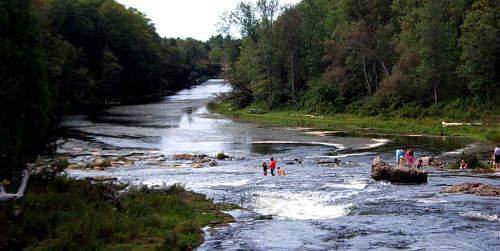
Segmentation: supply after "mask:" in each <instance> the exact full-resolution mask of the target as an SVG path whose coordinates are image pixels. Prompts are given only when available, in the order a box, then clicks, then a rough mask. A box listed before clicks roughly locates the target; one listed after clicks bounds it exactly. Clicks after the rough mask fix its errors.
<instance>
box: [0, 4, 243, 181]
mask: <svg viewBox="0 0 500 251" xmlns="http://www.w3.org/2000/svg"><path fill="white" fill-rule="evenodd" d="M0 17H1V18H0V55H2V57H0V80H1V81H0V85H1V86H0V109H1V110H0V165H1V170H0V179H3V178H4V177H9V176H10V174H11V171H19V170H21V169H23V168H25V165H26V163H28V162H30V161H33V160H34V159H35V158H36V157H37V156H38V155H39V154H42V153H44V152H46V151H50V150H53V149H54V147H55V145H54V144H53V143H54V142H55V139H57V137H58V136H60V135H61V133H60V132H61V130H60V129H59V128H58V124H59V121H60V119H61V118H62V116H63V115H64V114H67V113H73V112H88V111H89V110H92V109H95V108H102V107H103V105H110V104H111V105H113V104H120V103H129V102H136V101H144V100H148V99H150V98H153V97H158V96H162V95H165V94H168V93H169V92H172V91H175V90H179V89H182V88H186V87H189V86H191V85H193V84H197V83H199V82H201V81H203V79H206V78H210V77H212V78H213V77H215V76H218V75H219V74H220V73H221V70H222V66H223V65H228V64H227V63H226V64H221V63H222V62H227V61H228V60H231V61H233V62H234V61H235V60H236V58H237V57H238V55H239V54H238V53H239V50H238V48H239V43H241V41H240V40H238V39H236V40H234V39H231V38H230V37H226V38H223V37H221V36H216V37H212V39H211V40H210V41H207V42H202V41H198V40H195V39H192V38H186V39H180V38H162V37H160V36H159V35H158V34H157V33H156V29H155V26H154V24H153V23H152V21H151V20H149V19H148V18H147V17H146V16H145V15H144V14H143V13H141V12H140V11H139V10H136V9H134V8H126V7H124V6H123V5H121V4H119V3H117V2H115V1H114V0H5V1H1V2H0ZM211 48H214V50H213V51H212V49H211Z"/></svg>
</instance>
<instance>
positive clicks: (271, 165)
mask: <svg viewBox="0 0 500 251" xmlns="http://www.w3.org/2000/svg"><path fill="white" fill-rule="evenodd" d="M275 167H276V161H275V160H274V159H273V157H271V163H270V164H269V169H271V175H272V176H274V168H275Z"/></svg>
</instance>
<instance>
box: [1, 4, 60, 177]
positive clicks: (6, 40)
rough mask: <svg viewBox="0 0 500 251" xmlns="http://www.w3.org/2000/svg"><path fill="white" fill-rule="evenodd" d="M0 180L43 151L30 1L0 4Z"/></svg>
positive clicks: (44, 103)
mask: <svg viewBox="0 0 500 251" xmlns="http://www.w3.org/2000/svg"><path fill="white" fill-rule="evenodd" d="M0 55H2V57H0V166H1V168H0V179H4V178H10V177H11V175H12V174H13V173H17V172H19V171H20V170H21V169H24V168H26V164H27V163H28V162H30V161H33V160H34V159H35V158H36V157H37V155H38V154H41V153H43V152H44V151H46V150H47V149H48V143H50V141H49V139H50V134H49V132H50V130H51V126H54V125H55V118H54V116H53V113H51V111H50V106H51V104H50V96H49V92H48V87H47V83H46V68H45V67H46V64H45V61H44V54H43V48H42V42H41V33H40V30H39V26H38V21H37V19H36V16H35V14H34V12H33V8H32V2H31V1H30V0H4V1H1V2H0Z"/></svg>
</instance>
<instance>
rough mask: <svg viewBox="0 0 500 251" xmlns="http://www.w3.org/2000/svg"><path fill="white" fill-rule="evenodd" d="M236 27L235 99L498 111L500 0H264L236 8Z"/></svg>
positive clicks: (239, 102)
mask: <svg viewBox="0 0 500 251" xmlns="http://www.w3.org/2000/svg"><path fill="white" fill-rule="evenodd" d="M231 25H233V27H234V25H236V26H237V27H238V28H239V29H240V31H241V34H242V36H243V46H242V49H241V56H240V57H239V58H238V60H237V61H236V62H235V65H234V67H233V68H231V70H230V71H227V72H226V78H227V79H228V80H229V82H230V83H231V84H232V86H233V91H232V92H231V93H230V94H228V95H227V96H226V100H227V101H229V102H231V103H232V105H233V106H236V107H240V108H242V107H247V106H249V105H253V106H260V107H262V108H265V109H300V110H305V111H308V112H317V113H329V114H334V113H345V112H348V113H355V114H360V115H381V114H384V115H387V114H392V115H390V116H398V117H425V116H443V115H445V116H456V117H459V118H461V119H465V120H474V119H485V118H486V119H488V118H490V119H493V120H495V119H498V114H499V113H498V109H493V107H495V106H494V105H495V104H496V107H498V105H499V104H500V101H499V97H500V91H498V90H499V88H500V78H499V77H500V76H499V73H500V71H499V70H498V69H499V66H500V65H499V62H500V60H499V59H500V58H499V55H500V54H499V53H500V47H499V44H500V43H499V42H500V39H499V27H500V3H499V2H498V1H494V0H405V1H401V0H303V1H301V2H300V3H299V4H297V5H295V6H291V5H288V6H284V7H279V3H278V0H259V1H257V2H256V4H253V3H251V2H241V3H240V4H238V5H237V7H236V9H235V10H234V11H233V12H231V13H226V14H225V15H224V16H223V17H222V21H221V23H220V28H221V29H220V30H221V31H222V32H224V31H228V30H229V27H230V26H231ZM450 111H455V112H456V114H449V113H450Z"/></svg>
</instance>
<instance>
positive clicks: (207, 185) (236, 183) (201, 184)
mask: <svg viewBox="0 0 500 251" xmlns="http://www.w3.org/2000/svg"><path fill="white" fill-rule="evenodd" d="M248 181H249V180H248V179H245V180H235V181H225V182H217V181H214V182H197V183H196V184H193V185H192V186H193V187H200V188H211V187H218V186H243V185H246V184H247V183H248Z"/></svg>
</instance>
